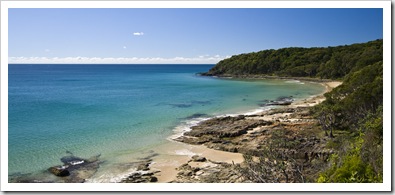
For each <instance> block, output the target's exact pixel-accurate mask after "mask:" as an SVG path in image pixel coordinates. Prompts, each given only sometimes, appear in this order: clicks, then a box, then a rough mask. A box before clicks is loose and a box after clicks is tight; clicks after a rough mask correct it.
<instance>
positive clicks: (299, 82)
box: [285, 80, 304, 85]
mask: <svg viewBox="0 0 395 195" xmlns="http://www.w3.org/2000/svg"><path fill="white" fill-rule="evenodd" d="M285 82H286V83H298V84H301V85H304V83H303V82H301V81H299V80H288V81H285Z"/></svg>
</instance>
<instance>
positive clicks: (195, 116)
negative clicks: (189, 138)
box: [183, 113, 208, 120]
mask: <svg viewBox="0 0 395 195" xmlns="http://www.w3.org/2000/svg"><path fill="white" fill-rule="evenodd" d="M201 117H208V115H207V114H203V113H196V114H192V115H190V116H187V117H185V118H183V119H187V120H189V119H195V118H201Z"/></svg>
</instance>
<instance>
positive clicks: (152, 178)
mask: <svg viewBox="0 0 395 195" xmlns="http://www.w3.org/2000/svg"><path fill="white" fill-rule="evenodd" d="M157 181H158V178H157V177H151V179H150V182H157Z"/></svg>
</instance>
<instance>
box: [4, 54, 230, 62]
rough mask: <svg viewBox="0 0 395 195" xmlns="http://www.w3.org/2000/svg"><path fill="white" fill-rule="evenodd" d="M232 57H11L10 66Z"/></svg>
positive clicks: (208, 59)
mask: <svg viewBox="0 0 395 195" xmlns="http://www.w3.org/2000/svg"><path fill="white" fill-rule="evenodd" d="M229 57H230V56H225V57H223V56H219V55H216V56H197V57H191V58H186V57H173V58H161V57H153V58H137V57H131V58H100V57H80V56H78V57H63V58H61V57H52V58H49V57H9V58H8V63H10V64H216V63H218V62H219V61H221V60H223V59H225V58H229Z"/></svg>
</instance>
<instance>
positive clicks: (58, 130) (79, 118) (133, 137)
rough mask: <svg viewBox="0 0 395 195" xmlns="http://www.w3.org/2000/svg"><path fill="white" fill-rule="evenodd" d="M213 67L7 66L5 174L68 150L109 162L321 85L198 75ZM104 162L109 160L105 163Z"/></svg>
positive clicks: (55, 161)
mask: <svg viewBox="0 0 395 195" xmlns="http://www.w3.org/2000/svg"><path fill="white" fill-rule="evenodd" d="M212 66H213V65H12V64H11V65H9V73H8V74H9V86H8V101H9V110H8V117H9V121H8V122H9V129H8V144H9V145H8V147H9V149H8V157H9V160H8V170H9V174H14V173H31V172H36V171H42V170H45V169H47V168H48V167H50V166H54V165H59V164H61V162H60V160H59V159H60V158H61V157H63V156H65V154H66V151H70V152H72V153H74V154H75V155H76V156H80V157H84V158H88V157H91V156H94V155H97V154H101V158H102V159H103V160H105V161H106V162H107V163H109V164H111V162H112V159H116V157H117V156H121V155H125V154H128V155H133V154H134V153H135V152H136V151H138V150H142V149H149V148H151V147H157V146H158V145H160V144H163V143H165V142H168V140H167V139H168V138H169V137H170V136H171V135H173V134H174V133H175V132H174V129H175V128H176V127H178V126H180V124H189V123H188V121H192V120H197V119H200V118H207V117H213V116H217V115H223V114H237V113H245V112H251V111H254V110H256V109H263V108H259V104H260V103H262V101H263V100H273V99H276V98H278V97H280V96H293V97H294V98H296V99H302V98H306V97H309V96H312V95H315V94H319V93H321V92H323V90H324V88H323V86H321V85H319V84H315V83H303V82H298V81H292V80H289V81H284V80H261V81H251V80H249V81H246V80H230V79H218V78H211V77H202V76H198V75H197V74H196V73H199V72H206V71H208V70H209V69H210V68H211V67H212ZM107 167H108V166H107Z"/></svg>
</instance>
